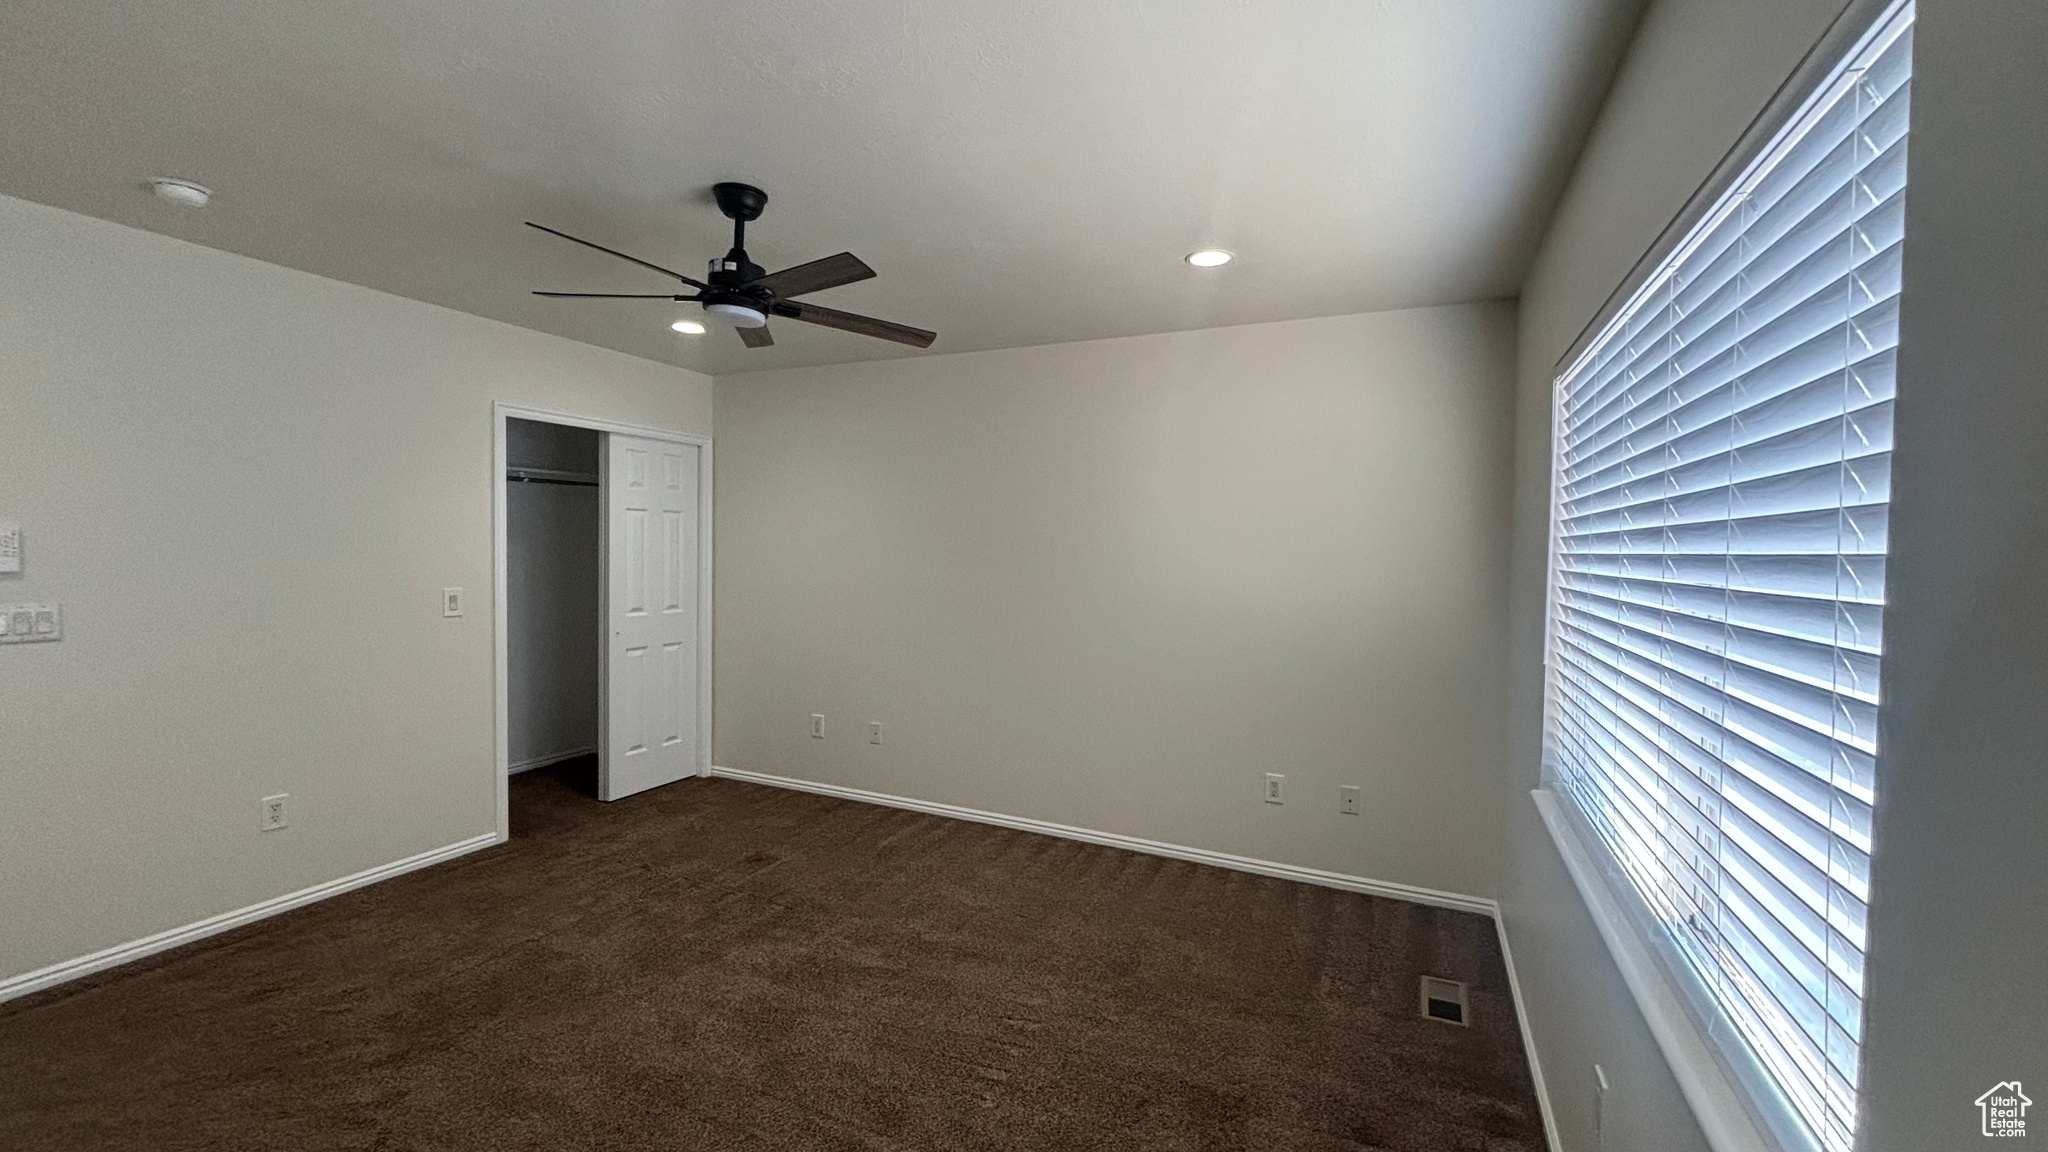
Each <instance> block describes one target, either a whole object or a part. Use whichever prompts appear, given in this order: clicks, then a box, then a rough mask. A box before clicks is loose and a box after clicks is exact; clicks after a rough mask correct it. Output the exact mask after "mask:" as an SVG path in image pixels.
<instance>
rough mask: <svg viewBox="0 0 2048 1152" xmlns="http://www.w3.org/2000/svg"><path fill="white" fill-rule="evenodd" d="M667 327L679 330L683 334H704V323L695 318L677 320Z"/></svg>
mask: <svg viewBox="0 0 2048 1152" xmlns="http://www.w3.org/2000/svg"><path fill="white" fill-rule="evenodd" d="M669 327H671V328H673V329H675V330H676V331H678V332H681V333H682V334H683V335H685V336H702V335H703V334H704V325H703V324H701V323H699V322H698V321H695V320H678V321H676V322H675V323H673V324H671V325H669Z"/></svg>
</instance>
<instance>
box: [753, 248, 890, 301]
mask: <svg viewBox="0 0 2048 1152" xmlns="http://www.w3.org/2000/svg"><path fill="white" fill-rule="evenodd" d="M874 274H875V270H874V269H873V268H870V267H868V266H867V264H866V262H864V261H862V260H861V258H860V257H858V256H855V255H854V254H853V253H851V252H841V253H840V254H839V255H837V256H827V257H825V258H824V259H823V260H813V261H811V262H810V263H809V264H799V265H797V266H796V267H794V268H784V269H783V270H782V271H780V272H770V273H768V274H767V275H766V276H763V277H761V278H760V279H758V280H754V281H751V283H752V284H754V285H755V286H757V287H761V288H766V289H768V290H769V291H770V292H773V293H775V294H776V295H777V296H780V297H782V298H783V299H785V300H787V299H789V298H790V297H791V296H801V295H803V294H804V293H806V292H822V291H824V290H825V289H827V288H837V287H839V286H840V285H841V284H851V283H853V282H854V281H856V280H866V279H868V278H869V277H871V276H873V275H874Z"/></svg>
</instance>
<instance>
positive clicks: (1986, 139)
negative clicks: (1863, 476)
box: [1863, 0, 2048, 1152]
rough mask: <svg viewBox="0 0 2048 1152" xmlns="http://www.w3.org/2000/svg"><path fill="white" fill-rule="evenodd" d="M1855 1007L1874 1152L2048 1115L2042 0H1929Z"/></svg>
mask: <svg viewBox="0 0 2048 1152" xmlns="http://www.w3.org/2000/svg"><path fill="white" fill-rule="evenodd" d="M1910 163H1911V165H1912V185H1911V187H1910V188H1909V189H1908V191H1907V194H1906V263H1905V284H1904V293H1903V296H1902V298H1901V306H1902V312H1901V328H1900V334H1899V399H1898V420H1897V448H1896V450H1895V452H1894V457H1893V459H1894V465H1893V471H1892V520H1891V549H1892V550H1891V558H1890V562H1889V570H1888V573H1887V582H1886V588H1887V592H1888V602H1887V607H1886V612H1885V661H1884V701H1885V702H1884V711H1883V713H1882V715H1881V717H1880V719H1879V725H1880V729H1879V755H1878V778H1877V788H1878V793H1877V795H1878V808H1877V829H1876V835H1875V845H1874V854H1873V859H1872V864H1871V867H1872V876H1871V906H1870V934H1871V950H1870V962H1869V971H1868V975H1867V979H1868V984H1867V987H1868V990H1869V992H1868V998H1867V1005H1868V1006H1867V1008H1866V1017H1865V1037H1866V1038H1865V1048H1864V1060H1865V1063H1864V1087H1863V1102H1864V1108H1865V1121H1864V1125H1865V1129H1866V1135H1867V1137H1868V1144H1867V1145H1866V1147H1867V1148H1868V1150H1869V1152H1923V1150H1926V1149H1949V1148H1979V1147H1983V1146H1986V1145H1996V1144H1999V1143H2010V1141H1997V1140H1985V1139H1984V1138H1983V1137H1982V1136H1980V1135H1978V1128H1977V1124H1978V1113H1977V1109H1976V1107H1975V1106H1974V1105H1973V1103H1972V1101H1974V1100H1976V1098H1977V1097H1978V1095H1980V1094H1981V1093H1983V1092H1984V1091H1985V1090H1987V1089H1989V1088H1990V1087H1992V1086H1993V1085H1994V1084H1997V1083H1999V1082H2000V1081H2002V1080H2012V1079H2017V1080H2020V1081H2022V1082H2023V1083H2024V1084H2025V1085H2026V1087H2027V1090H2028V1092H2029V1093H2030V1094H2031V1095H2032V1096H2033V1098H2034V1099H2035V1100H2037V1101H2042V1103H2038V1104H2036V1105H2035V1106H2034V1108H2033V1110H2032V1112H2031V1114H2030V1115H2029V1117H2028V1128H2029V1135H2031V1136H2032V1137H2034V1139H2035V1140H2037V1141H2038V1140H2039V1139H2040V1138H2041V1137H2042V1136H2044V1135H2048V1131H2044V1129H2048V1095H2044V1094H2043V1092H2042V1091H2041V1089H2042V1088H2044V1087H2048V930H2044V927H2043V925H2044V923H2048V918H2044V914H2043V910H2042V904H2043V897H2044V895H2048V591H2044V588H2043V580H2042V575H2043V573H2048V198H2044V192H2043V190H2044V189H2048V5H2044V4H2042V3H2041V2H2040V0H1920V4H1919V26H1918V28H1917V29H1916V31H1915V41H1914V64H1913V140H1912V156H1911V160H1910Z"/></svg>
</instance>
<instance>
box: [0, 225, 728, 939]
mask: <svg viewBox="0 0 2048 1152" xmlns="http://www.w3.org/2000/svg"><path fill="white" fill-rule="evenodd" d="M0 268H4V269H5V274H4V275H0V519H18V520H19V521H20V522H21V525H22V529H23V532H24V538H25V543H26V552H27V571H26V572H25V573H23V574H22V575H20V576H0V602H11V601H17V600H41V599H48V600H55V601H59V602H61V603H62V605H63V608H64V632H65V638H64V640H63V641H62V642H61V643H56V644H42V645H32V646H10V647H4V648H0V702H4V713H5V715H4V726H0V978H5V977H7V976H11V975H15V974H18V973H21V972H24V971H27V970H31V969H35V968H38V967H41V966H43V965H47V964H50V963H53V962H57V961H62V960H66V959H70V958H72V957H75V956H78V955H81V954H83V953H86V952H89V951H93V950H96V949H99V948H102V947H106V946H109V945H114V944H120V943H125V942H127V941H130V940H133V939H135V938H138V937H141V936H143V935H146V934H148V933H152V932H156V931H159V930H162V929H166V928H172V927H176V926H179V925H183V924H186V923H189V922H192V921H194V920H198V919H200V918H202V917H206V916H209V915H212V914H215V913H220V912H224V911H228V910H231V909H235V908H239V907H243V906H246V905H249V904H252V903H255V902H257V901H261V900H264V899H267V898H270V897H274V896H278V895H281V894H284V893H287V892H291V891H294V890H297V889H300V888H303V887H307V886H309V885H313V884H317V883H320V882H323V881H327V880H331V879H334V878H337V877H341V876H345V875H348V874H351V873H355V872H358V871H361V870H363V869H367V868H371V867H374V866H377V865H381V864H384V863H387V862H390V861H393V860H396V859H400V858H403V857H406V856H409V855H412V854H415V853H418V852H422V851H426V850H429V849H433V848H438V847H441V846H443V845H447V844H450V843H453V842H455V841H459V840H462V839H464V838H467V837H471V836H474V835H477V834H479V833H485V832H489V831H492V830H493V828H494V821H495V807H494V804H495V800H494V797H495V791H494V789H495V783H494V779H493V763H492V715H491V670H492V649H491V644H492V638H491V610H492V605H491V578H492V573H491V492H492V488H493V483H494V481H493V477H492V474H491V471H492V461H491V402H492V401H493V400H507V401H513V402H516V403H521V404H527V405H534V406H538V407H545V408H552V409H559V410H566V411H570V412H575V413H580V414H585V415H589V416H598V417H606V418H610V419H615V420H625V421H634V422H639V423H645V424H652V425H659V426H662V427H667V428H676V429H683V430H689V431H697V432H705V431H709V428H710V423H711V387H710V383H709V380H708V379H707V378H706V377H703V376H700V375H697V374H695V373H691V372H686V371H683V370H680V369H674V368H669V367H665V366H662V365H659V364H654V363H651V362H649V361H645V360H638V359H634V358H631V357H628V356H624V355H620V354H617V353H613V352H607V351H602V350H599V349H596V348H591V347H589V346H586V345H581V344H576V343H572V342H570V341H568V340H563V339H560V338H558V337H552V336H543V335H539V334H537V333H534V332H529V331H525V330H522V329H518V328H513V327H509V326H507V325H504V324H498V323H494V322H491V321H486V320H480V319H477V318H474V317H471V316H466V315H462V314H460V313H456V312H451V311H448V310H446V309H442V308H437V307H432V306H430V305H426V304H421V303H417V302H414V301H410V300H404V299H400V298H398V297H394V296H388V295H384V294H382V293H378V292H373V291H369V290H367V289H362V288H356V287H352V286H349V285H345V284H340V283H337V282H334V281H331V280H324V279H321V278H319V277H315V276H311V275H307V274H305V273H301V272H295V271H290V270H287V269H284V268H279V267H276V266H273V265H269V264H263V263H259V262H257V261H254V260H249V259H245V258H243V257H239V256H232V255H228V254H225V253H221V252H217V251H213V250H210V249H206V248H200V247H196V246H194V245H191V244H187V243H184V242H181V241H177V240H171V239H167V238H164V237H161V236H156V235H153V234H150V233H146V232H140V231H136V230H133V229H130V228H125V227H121V226H118V225H114V224H109V223H105V222H103V221H98V220H93V219H89V218H86V217H82V216H76V215H72V214H69V213H66V212H60V211H57V210H54V209H50V208H45V207H41V206H38V205H34V204H29V203H26V202H23V201H19V200H12V199H6V198H0ZM444 585H459V586H462V587H464V588H465V589H467V591H468V597H469V601H468V608H467V615H466V616H464V617H463V618H461V619H455V620H447V619H443V618H442V617H441V612H440V590H441V588H442V587H443V586H444ZM274 792H287V793H290V795H291V801H290V807H291V820H292V826H291V827H290V828H289V829H288V830H285V831H281V832H273V833H259V832H258V831H257V827H256V825H257V801H258V798H259V797H261V796H263V795H266V794H269V793H274Z"/></svg>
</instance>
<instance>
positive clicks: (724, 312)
mask: <svg viewBox="0 0 2048 1152" xmlns="http://www.w3.org/2000/svg"><path fill="white" fill-rule="evenodd" d="M704 315H706V316H708V317H710V319H711V322H712V323H714V324H723V325H725V326H726V327H728V328H763V327H766V326H767V324H768V317H767V315H766V314H764V313H763V312H761V311H760V310H759V309H757V308H749V307H747V306H746V305H745V304H706V305H705V306H704Z"/></svg>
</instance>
